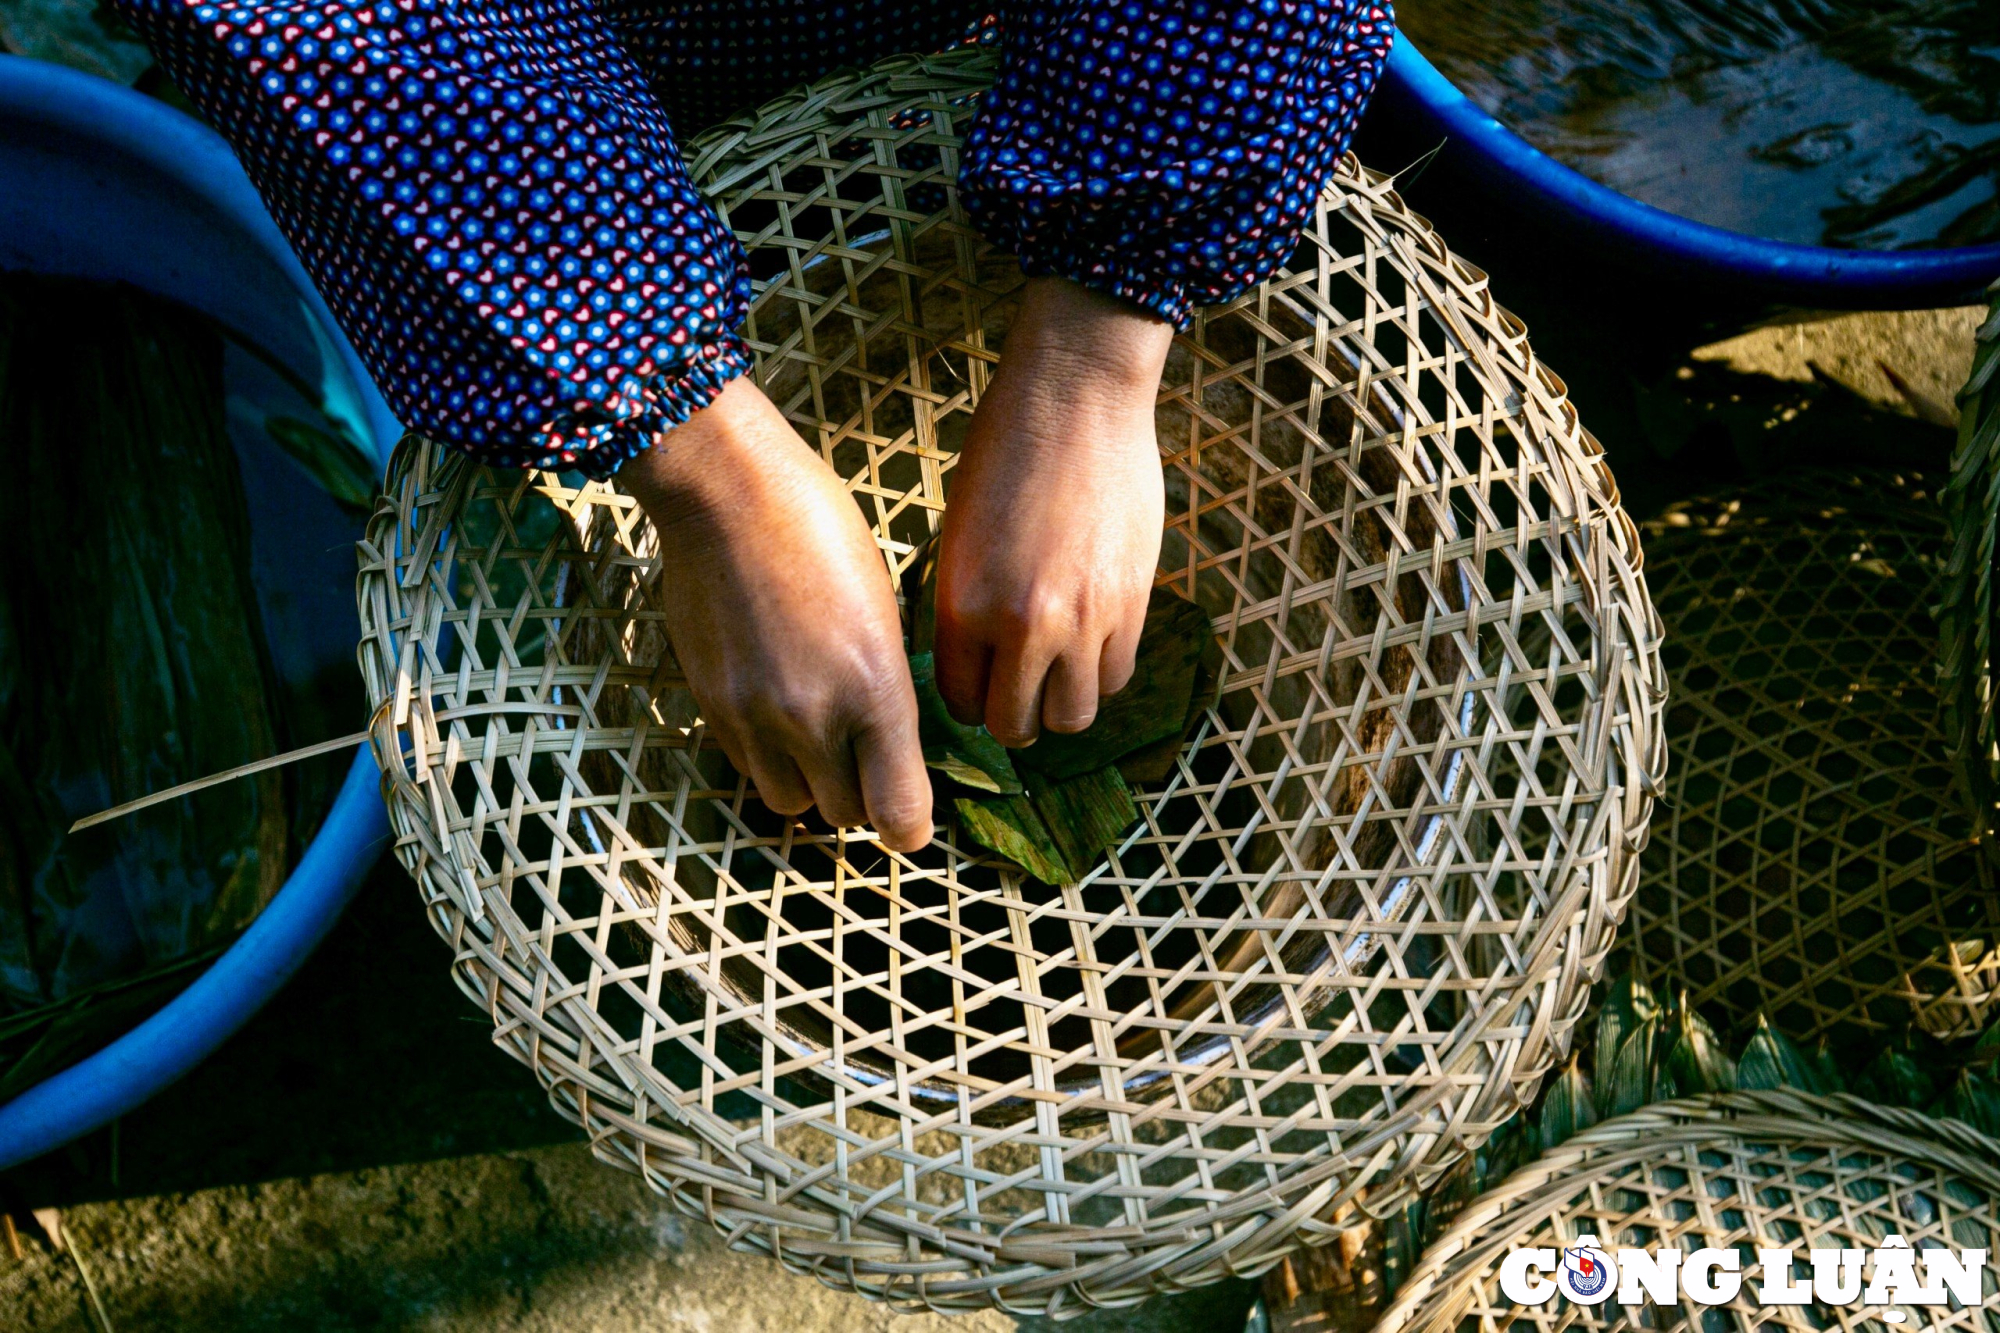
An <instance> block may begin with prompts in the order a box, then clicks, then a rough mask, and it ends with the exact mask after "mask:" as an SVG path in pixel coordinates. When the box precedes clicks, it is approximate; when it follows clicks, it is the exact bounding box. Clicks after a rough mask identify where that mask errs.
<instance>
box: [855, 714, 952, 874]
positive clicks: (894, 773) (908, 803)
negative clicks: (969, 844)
mask: <svg viewBox="0 0 2000 1333" xmlns="http://www.w3.org/2000/svg"><path fill="white" fill-rule="evenodd" d="M854 760H855V763H856V765H857V766H858V767H859V769H860V775H861V794H862V803H863V805H864V806H865V807H866V808H867V814H868V822H869V823H870V824H872V825H874V827H875V833H876V836H877V837H879V838H880V839H881V841H882V845H883V846H885V847H888V848H890V849H891V850H893V851H898V852H914V851H916V850H917V849H918V848H921V847H924V846H927V845H928V844H929V843H930V840H931V834H932V831H933V830H932V827H931V779H930V774H929V772H928V771H926V770H925V768H924V754H923V745H922V742H921V741H920V740H919V739H918V737H917V708H916V699H915V697H914V696H912V697H911V699H910V701H909V705H908V707H907V708H903V707H890V708H883V709H880V710H878V711H877V713H876V714H875V715H874V716H872V717H870V718H869V719H867V720H866V721H864V723H863V724H862V725H861V727H860V728H859V729H857V731H856V732H855V735H854Z"/></svg>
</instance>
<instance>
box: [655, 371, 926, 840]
mask: <svg viewBox="0 0 2000 1333" xmlns="http://www.w3.org/2000/svg"><path fill="white" fill-rule="evenodd" d="M618 481H619V484H620V485H621V486H622V487H624V488H625V490H627V491H628V492H629V493H630V494H632V495H633V496H634V497H635V498H636V499H637V500H638V501H639V503H640V504H641V505H643V506H644V507H645V510H646V512H647V514H649V515H650V516H651V517H652V520H653V523H654V525H655V527H657V528H658V530H659V534H660V551H661V565H662V568H661V577H660V592H661V596H662V598H663V600H664V602H665V607H666V615H667V633H668V636H669V637H670V638H671V639H672V641H673V645H674V654H675V656H676V657H677V658H679V660H680V665H681V669H682V670H683V671H684V672H685V673H686V675H687V682H688V688H689V689H690V690H692V691H693V692H694V697H695V700H696V702H698V703H699V704H700V705H701V713H702V717H703V719H704V720H705V721H706V722H707V724H708V729H709V731H710V732H711V733H712V734H714V736H715V737H716V739H717V741H718V742H720V744H721V746H722V749H723V752H724V753H725V754H727V755H728V756H729V760H730V762H731V763H733V764H735V765H736V767H737V770H738V771H739V772H742V773H746V774H748V775H749V777H750V780H751V781H752V782H753V783H754V784H755V786H756V788H757V794H758V796H759V797H760V798H761V799H762V800H763V802H764V804H765V805H767V806H769V807H770V808H771V809H773V810H775V811H777V812H778V813H780V814H785V815H797V814H803V813H804V812H805V810H806V808H807V807H808V806H812V805H817V806H818V807H819V811H820V814H821V815H822V816H823V817H825V819H826V820H827V822H828V823H830V824H834V825H836V826H841V827H848V826H853V825H857V824H862V823H867V824H872V825H873V826H874V828H875V831H876V833H877V835H878V836H879V837H880V838H881V840H882V842H883V843H884V845H886V846H888V847H891V848H893V849H895V850H897V851H902V852H909V851H915V850H916V849H917V848H919V847H922V846H924V845H925V844H926V843H928V842H929V841H930V838H931V785H930V777H929V775H928V773H927V772H926V771H925V769H924V761H923V752H922V748H921V745H920V743H919V741H918V739H917V700H916V692H915V690H914V689H913V688H912V686H911V684H910V669H909V661H908V659H907V657H906V656H905V655H904V648H903V631H902V623H901V620H900V618H899V616H898V613H897V609H896V595H895V589H894V588H893V587H892V586H891V584H890V580H889V571H888V567H887V566H886V565H885V564H884V563H883V560H882V557H881V554H880V553H879V551H878V550H877V548H876V546H875V540H874V537H873V535H872V534H871V533H870V532H869V530H868V526H867V524H866V523H864V522H863V521H862V518H861V511H860V509H859V508H858V507H857V506H856V505H855V503H854V501H853V499H852V498H851V497H850V496H849V495H848V494H847V490H846V488H845V487H844V486H843V485H842V484H841V482H840V479H839V478H838V477H837V476H835V475H834V472H833V470H832V469H831V468H829V467H828V466H827V465H826V463H825V462H823V461H822V460H821V459H820V457H819V455H818V454H816V453H814V452H813V451H812V450H811V449H810V448H808V447H807V445H806V443H805V441H803V440H801V439H800V438H799V436H798V433H797V432H796V431H794V430H793V429H792V427H791V425H790V423H788V422H787V421H786V420H785V418H784V416H783V414H782V413H780V412H779V411H778V409H777V407H776V406H775V405H773V404H772V402H771V401H770V399H768V398H766V397H765V396H764V394H763V391H762V390H760V389H758V388H757V387H756V386H755V385H754V384H752V383H751V382H750V381H749V380H747V379H736V380H732V381H731V382H730V383H729V385H728V387H726V388H725V389H724V390H723V391H722V393H721V394H719V395H718V396H717V397H716V399H715V401H714V402H712V403H711V404H709V406H707V407H706V408H703V409H702V410H701V411H699V412H697V413H695V414H694V416H692V417H691V418H689V419H688V421H687V422H686V423H685V424H683V425H681V426H677V427H675V428H674V429H673V430H671V431H668V432H667V433H666V434H665V435H664V436H662V437H661V439H660V440H659V442H658V443H657V444H655V445H654V447H653V448H652V449H650V450H648V451H647V452H646V453H644V454H641V455H640V456H639V457H637V458H634V459H633V460H632V461H631V462H629V463H627V464H626V465H625V466H624V467H623V468H621V469H620V470H619V473H618Z"/></svg>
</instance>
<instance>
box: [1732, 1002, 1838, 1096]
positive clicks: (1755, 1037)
mask: <svg viewBox="0 0 2000 1333" xmlns="http://www.w3.org/2000/svg"><path fill="white" fill-rule="evenodd" d="M1736 1086H1737V1087H1738V1088H1740V1089H1742V1090H1743V1091H1744V1092H1769V1091H1774V1090H1776V1089H1778V1088H1792V1089H1794V1090H1796V1091H1799V1092H1813V1093H1822V1094H1824V1093H1828V1092H1832V1091H1833V1088H1831V1087H1830V1086H1828V1084H1827V1081H1826V1079H1825V1078H1823V1077H1822V1076H1821V1074H1820V1071H1819V1069H1818V1068H1817V1067H1816V1066H1815V1065H1814V1063H1813V1062H1812V1061H1811V1060H1810V1059H1808V1058H1807V1056H1806V1054H1805V1052H1803V1051H1801V1050H1800V1049H1799V1048H1798V1047H1797V1046H1794V1045H1793V1044H1792V1042H1791V1039H1790V1038H1789V1037H1787V1036H1785V1034H1784V1033H1782V1032H1780V1031H1778V1030H1777V1029H1776V1028H1774V1027H1772V1026H1771V1023H1770V1020H1769V1019H1767V1018H1765V1017H1764V1015H1762V1014H1758V1015H1757V1030H1756V1031H1755V1032H1753V1033H1751V1034H1750V1040H1749V1041H1748V1042H1746V1043H1744V1046H1743V1055H1742V1058H1741V1059H1739V1060H1738V1061H1737V1062H1736Z"/></svg>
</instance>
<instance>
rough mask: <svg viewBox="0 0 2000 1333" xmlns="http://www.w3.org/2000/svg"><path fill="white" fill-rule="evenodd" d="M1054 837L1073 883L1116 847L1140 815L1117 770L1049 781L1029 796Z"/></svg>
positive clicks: (1104, 770) (1107, 769)
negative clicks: (1106, 851)
mask: <svg viewBox="0 0 2000 1333" xmlns="http://www.w3.org/2000/svg"><path fill="white" fill-rule="evenodd" d="M1028 799H1029V800H1030V801H1031V802H1032V803H1033V804H1034V807H1035V813H1036V814H1038V815H1040V816H1041V817H1042V823H1043V825H1045V826H1046V827H1047V828H1048V831H1049V834H1050V837H1051V838H1052V839H1053V841H1054V842H1055V844H1056V846H1057V847H1059V848H1061V849H1062V854H1063V860H1064V861H1065V862H1066V863H1067V864H1068V866H1069V868H1070V871H1071V877H1070V880H1069V882H1070V883H1074V882H1075V881H1076V880H1078V879H1081V878H1083V875H1084V873H1085V872H1086V871H1088V870H1089V869H1090V868H1091V866H1093V865H1095V864H1096V863H1097V858H1098V856H1099V854H1100V853H1102V852H1103V851H1104V850H1105V849H1106V848H1108V847H1113V846H1116V845H1117V843H1118V839H1119V838H1120V837H1122V836H1124V833H1125V830H1126V829H1128V828H1130V827H1132V822H1133V821H1134V820H1136V819H1137V818H1138V817H1139V811H1138V809H1137V808H1136V807H1135V806H1134V805H1133V804H1132V792H1131V789H1130V788H1128V787H1127V786H1126V785H1125V779H1124V778H1123V777H1121V776H1119V773H1118V770H1117V769H1116V768H1109V767H1107V768H1100V769H1098V770H1097V771H1096V772H1094V773H1085V774H1083V775H1082V776H1080V777H1074V778H1069V779H1066V780H1065V781H1062V782H1045V783H1042V784H1041V785H1040V786H1039V787H1037V789H1036V790H1035V791H1034V792H1032V793H1031V794H1030V795H1029V798H1028Z"/></svg>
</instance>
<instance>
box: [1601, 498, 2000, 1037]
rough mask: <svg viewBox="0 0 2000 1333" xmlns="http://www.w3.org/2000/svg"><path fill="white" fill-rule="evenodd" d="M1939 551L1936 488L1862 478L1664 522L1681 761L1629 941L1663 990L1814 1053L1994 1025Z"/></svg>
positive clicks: (1982, 891)
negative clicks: (1938, 616)
mask: <svg viewBox="0 0 2000 1333" xmlns="http://www.w3.org/2000/svg"><path fill="white" fill-rule="evenodd" d="M1945 546H1946V534H1945V528H1944V519H1943V515H1942V514H1941V513H1940V511H1939V509H1938V507H1937V504H1936V501H1935V500H1934V499H1933V498H1932V497H1931V496H1930V494H1929V493H1928V490H1927V488H1926V484H1925V482H1924V480H1923V479H1922V478H1919V477H1897V476H1887V475H1873V476H1857V475H1855V474H1853V473H1851V472H1824V473H1805V474H1800V475H1798V476H1795V477H1791V478H1787V479H1783V480H1778V481H1772V482H1767V483H1763V484H1760V485H1757V486H1754V487H1751V488H1748V489H1745V490H1742V491H1739V492H1733V493H1731V494H1728V495H1724V496H1721V497H1718V498H1711V499H1706V500H1697V501H1691V502H1689V503H1687V504H1684V505H1680V506H1677V507H1675V508H1674V509H1673V510H1672V511H1670V512H1669V513H1668V514H1667V515H1665V517H1664V518H1662V519H1661V520H1659V521H1657V522H1654V523H1651V524H1649V525H1648V538H1647V553H1648V556H1649V558H1650V560H1651V566H1650V568H1651V571H1652V583H1653V586H1654V590H1655V595H1656V597H1657V600H1658V604H1659V607H1660V614H1661V617H1662V619H1663V620H1664V621H1665V623H1666V625H1667V627H1668V639H1667V647H1666V650H1665V654H1664V655H1665V659H1666V662H1667V667H1668V673H1669V676H1670V678H1671V680H1672V682H1673V688H1672V699H1673V703H1672V706H1671V708H1670V710H1669V713H1668V722H1669V725H1668V728H1667V731H1668V735H1669V737H1670V740H1671V746H1672V763H1671V764H1670V765H1669V769H1668V778H1667V782H1668V787H1667V790H1668V792H1669V798H1668V800H1667V802H1666V805H1665V807H1664V811H1663V814H1662V817H1661V819H1660V821H1659V823H1658V825H1657V827H1656V829H1655V835H1654V839H1653V843H1652V846H1651V848H1650V850H1649V851H1648V853H1647V856H1646V864H1645V868H1644V871H1643V874H1642V877H1641V880H1640V888H1639V894H1638V897H1637V898H1636V899H1635V900H1634V905H1633V910H1632V917H1631V926H1630V930H1631V932H1632V934H1631V938H1632V941H1633V955H1634V958H1633V962H1634V969H1635V971H1636V972H1637V973H1638V975H1640V976H1641V977H1643V978H1645V979H1646V980H1647V981H1649V982H1650V983H1652V984H1653V985H1654V986H1655V987H1656V988H1662V989H1666V990H1672V989H1678V988H1683V987H1685V988H1686V989H1687V990H1688V992H1689V994H1690V996H1691V998H1692V999H1693V1000H1694V1001H1695V1003H1696V1004H1697V1005H1700V1006H1702V1007H1703V1008H1705V1009H1707V1010H1709V1012H1710V1016H1711V1017H1712V1018H1715V1019H1717V1020H1719V1021H1722V1022H1725V1023H1727V1024H1733V1025H1735V1026H1737V1027H1739V1028H1741V1027H1747V1026H1748V1025H1749V1024H1751V1023H1752V1022H1754V1021H1755V1018H1756V1015H1757V1012H1758V1011H1759V1010H1760V1009H1762V1010H1764V1011H1765V1012H1767V1013H1768V1014H1769V1015H1770V1017H1771V1021H1772V1022H1773V1023H1775V1024H1777V1025H1778V1026H1779V1027H1780V1028H1781V1029H1782V1030H1784V1031H1786V1032H1788V1033H1789V1034H1791V1035H1793V1036H1795V1037H1799V1038H1807V1039H1809V1038H1814V1037H1818V1036H1820V1035H1822V1034H1830V1035H1834V1036H1836V1037H1852V1036H1857V1035H1862V1034H1865V1033H1869V1032H1875V1031H1881V1030H1894V1029H1896V1028H1899V1027H1901V1026H1902V1025H1903V1024H1906V1023H1910V1022H1913V1021H1914V1022H1916V1023H1918V1024H1919V1025H1920V1026H1922V1027H1924V1028H1926V1029H1928V1030H1930V1031H1932V1032H1934V1033H1936V1034H1937V1035H1940V1036H1947V1037H1949V1036H1955V1035H1963V1034H1967V1033H1970V1032H1973V1031H1976V1030H1977V1029H1978V1028H1979V1027H1980V1026H1981V1025H1982V1024H1983V1023H1984V1021H1985V1020H1986V1018H1987V1016H1988V1015H1989V1014H1990V1013H1991V1011H1992V1010H1991V1007H1992V1004H1993V1002H1994V999H1995V997H1996V993H1995V988H1996V985H2000V952H1996V949H1995V946H1996V943H2000V902H1997V901H1996V899H1995V896H1994V895H1993V893H1992V891H1991V889H1990V888H1989V887H1988V886H1987V884H1986V876H1987V871H1986V864H1985V860H1984V858H1983V857H1982V856H1980V854H1979V852H1978V848H1977V846H1976V844H1975V843H1974V841H1973V835H1974V833H1975V832H1976V830H1975V829H1974V828H1973V826H1972V822H1971V820H1970V819H1969V818H1968V817H1967V816H1966V814H1965V806H1964V802H1963V799H1962V796H1961V795H1960V792H1959V789H1958V788H1957V787H1956V782H1955V779H1956V773H1955V771H1954V766H1953V764H1952V761H1951V754H1950V748H1949V745H1948V742H1947V739H1946V736H1945V734H1944V731H1943V728H1942V725H1941V719H1940V716H1939V709H1938V696H1937V691H1936V687H1935V684H1934V681H1935V673H1936V653H1935V645H1936V642H1937V630H1936V626H1935V623H1934V622H1933V620H1932V618H1931V611H1930V608H1931V606H1932V605H1933V604H1934V603H1935V602H1936V599H1937V594H1938V580H1939V574H1940V570H1941V565H1942V562H1943V559H1944V556H1945Z"/></svg>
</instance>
